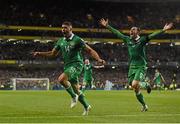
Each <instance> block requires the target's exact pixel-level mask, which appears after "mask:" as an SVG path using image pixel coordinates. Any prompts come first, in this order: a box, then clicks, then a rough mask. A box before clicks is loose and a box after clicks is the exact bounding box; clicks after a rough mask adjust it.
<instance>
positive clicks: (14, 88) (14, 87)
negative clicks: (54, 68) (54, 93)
mask: <svg viewBox="0 0 180 124" xmlns="http://www.w3.org/2000/svg"><path fill="white" fill-rule="evenodd" d="M17 80H22V81H23V80H24V81H26V80H27V81H28V80H30V81H42V80H46V81H47V84H46V90H49V78H11V81H12V85H13V90H16V89H17V88H16V81H17Z"/></svg>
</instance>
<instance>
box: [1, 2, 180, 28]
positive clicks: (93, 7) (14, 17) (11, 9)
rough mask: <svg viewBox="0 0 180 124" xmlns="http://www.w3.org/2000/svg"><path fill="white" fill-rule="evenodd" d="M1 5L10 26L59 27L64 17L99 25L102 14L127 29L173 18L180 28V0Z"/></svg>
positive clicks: (158, 25)
mask: <svg viewBox="0 0 180 124" xmlns="http://www.w3.org/2000/svg"><path fill="white" fill-rule="evenodd" d="M54 3H57V4H54ZM75 3H76V5H75ZM107 4H108V6H107ZM82 5H83V6H82ZM0 7H1V11H0V15H1V19H0V24H3V25H7V26H8V25H29V26H33V25H34V26H50V27H56V26H61V24H62V22H63V21H64V20H69V21H71V22H73V25H74V26H75V27H83V28H84V27H85V28H94V27H99V25H98V21H97V20H99V19H100V18H101V17H107V18H109V19H110V20H111V23H112V25H114V26H115V27H118V28H123V29H127V28H130V26H132V25H138V26H139V27H141V28H145V29H157V28H162V25H164V24H165V23H166V22H167V21H172V20H173V21H174V22H175V23H176V25H177V26H175V27H176V28H179V26H178V25H179V22H180V13H179V12H180V8H179V4H177V3H176V2H174V3H173V2H172V3H167V2H162V3H136V2H134V3H113V2H112V3H111V2H109V3H106V2H97V1H96V2H93V1H83V0H79V1H76V2H74V1H73V0H61V1H49V0H38V1H36V0H32V1H23V0H18V1H7V0H6V1H5V0H4V2H3V4H1V5H0ZM104 7H106V8H105V9H104ZM112 8H113V9H112ZM157 8H158V10H157ZM109 10H111V11H109ZM144 22H145V23H144Z"/></svg>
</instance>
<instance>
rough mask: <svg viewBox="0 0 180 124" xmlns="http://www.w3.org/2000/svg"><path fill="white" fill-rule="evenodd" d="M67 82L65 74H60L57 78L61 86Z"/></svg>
mask: <svg viewBox="0 0 180 124" xmlns="http://www.w3.org/2000/svg"><path fill="white" fill-rule="evenodd" d="M66 80H67V76H66V75H65V74H61V75H60V76H59V78H58V81H59V82H60V83H61V84H62V83H63V82H65V81H66Z"/></svg>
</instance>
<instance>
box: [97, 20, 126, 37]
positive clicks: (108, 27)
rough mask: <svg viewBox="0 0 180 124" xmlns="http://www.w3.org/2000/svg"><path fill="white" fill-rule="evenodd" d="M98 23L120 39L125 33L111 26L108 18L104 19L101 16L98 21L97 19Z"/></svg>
mask: <svg viewBox="0 0 180 124" xmlns="http://www.w3.org/2000/svg"><path fill="white" fill-rule="evenodd" d="M99 23H100V25H101V26H103V27H105V28H107V29H108V30H109V31H111V32H112V33H113V34H115V35H116V36H117V37H118V38H120V39H125V37H126V35H124V34H122V33H121V32H119V31H118V30H116V29H115V28H113V27H111V26H110V25H109V20H108V19H106V20H105V19H104V18H102V19H101V20H100V21H99Z"/></svg>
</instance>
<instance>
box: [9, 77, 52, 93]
mask: <svg viewBox="0 0 180 124" xmlns="http://www.w3.org/2000/svg"><path fill="white" fill-rule="evenodd" d="M11 81H12V86H13V90H49V78H12V79H11Z"/></svg>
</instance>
